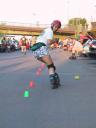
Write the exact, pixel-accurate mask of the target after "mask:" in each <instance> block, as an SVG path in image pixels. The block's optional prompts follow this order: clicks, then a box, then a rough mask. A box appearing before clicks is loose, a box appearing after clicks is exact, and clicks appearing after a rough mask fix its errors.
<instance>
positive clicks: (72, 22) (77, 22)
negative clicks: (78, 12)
mask: <svg viewBox="0 0 96 128" xmlns="http://www.w3.org/2000/svg"><path fill="white" fill-rule="evenodd" d="M68 24H69V25H74V26H78V25H80V24H81V25H82V26H85V25H87V20H86V19H85V18H72V19H70V20H69V22H68Z"/></svg>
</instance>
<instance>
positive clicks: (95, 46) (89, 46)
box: [83, 39, 96, 56]
mask: <svg viewBox="0 0 96 128" xmlns="http://www.w3.org/2000/svg"><path fill="white" fill-rule="evenodd" d="M83 55H84V56H93V55H94V56H96V40H94V39H93V40H90V39H89V40H87V41H86V42H85V43H84V44H83Z"/></svg>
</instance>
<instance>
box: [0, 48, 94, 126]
mask: <svg viewBox="0 0 96 128" xmlns="http://www.w3.org/2000/svg"><path fill="white" fill-rule="evenodd" d="M50 54H51V56H52V58H53V60H54V63H55V65H56V67H57V72H58V74H59V75H60V79H61V87H59V88H58V89H51V87H50V82H49V77H48V71H47V68H46V67H45V66H44V65H43V64H42V63H41V62H39V61H37V60H36V59H35V58H34V57H33V55H32V53H31V51H28V52H27V54H26V55H23V54H22V53H21V52H20V51H16V52H12V53H0V128H96V59H94V58H87V57H78V59H77V60H69V56H70V55H71V53H69V52H67V51H63V50H62V49H55V50H52V51H50ZM38 71H40V72H39V73H38ZM26 92H27V94H25V93H26Z"/></svg>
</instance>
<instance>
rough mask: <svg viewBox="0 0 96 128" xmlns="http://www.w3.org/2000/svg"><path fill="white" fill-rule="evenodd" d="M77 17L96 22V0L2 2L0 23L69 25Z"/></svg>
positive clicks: (0, 5) (0, 3)
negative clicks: (54, 22)
mask: <svg viewBox="0 0 96 128" xmlns="http://www.w3.org/2000/svg"><path fill="white" fill-rule="evenodd" d="M75 17H78V18H80V17H81V18H86V19H87V20H88V21H89V22H90V21H94V20H96V0H0V22H6V21H7V22H17V23H29V24H50V23H51V22H52V21H53V20H55V19H58V20H61V22H62V24H67V23H68V20H69V19H71V18H75Z"/></svg>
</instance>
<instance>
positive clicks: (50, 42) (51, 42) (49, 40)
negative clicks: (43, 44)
mask: <svg viewBox="0 0 96 128" xmlns="http://www.w3.org/2000/svg"><path fill="white" fill-rule="evenodd" d="M47 42H48V44H49V45H51V44H54V43H55V42H56V41H55V40H54V39H48V40H47Z"/></svg>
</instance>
